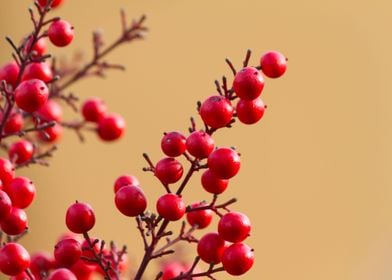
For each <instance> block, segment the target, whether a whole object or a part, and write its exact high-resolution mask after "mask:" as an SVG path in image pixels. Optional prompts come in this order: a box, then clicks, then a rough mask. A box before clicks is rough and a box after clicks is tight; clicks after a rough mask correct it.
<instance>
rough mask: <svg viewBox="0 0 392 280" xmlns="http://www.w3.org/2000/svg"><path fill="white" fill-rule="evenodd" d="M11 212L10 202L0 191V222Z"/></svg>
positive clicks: (6, 195) (4, 193)
mask: <svg viewBox="0 0 392 280" xmlns="http://www.w3.org/2000/svg"><path fill="white" fill-rule="evenodd" d="M11 210H12V202H11V199H10V197H9V196H8V194H7V193H6V192H4V191H1V190H0V221H3V220H4V219H5V218H7V217H8V216H9V214H10V213H11Z"/></svg>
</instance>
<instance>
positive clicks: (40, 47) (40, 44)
mask: <svg viewBox="0 0 392 280" xmlns="http://www.w3.org/2000/svg"><path fill="white" fill-rule="evenodd" d="M32 39H33V37H31V36H29V37H28V38H27V41H26V45H25V47H24V52H25V55H27V54H28V52H30V51H33V53H32V55H33V57H37V56H38V57H39V56H43V55H44V54H45V53H46V49H47V47H46V39H45V38H44V37H42V38H40V39H38V40H37V41H36V42H35V44H34V46H33V48H32V49H31V50H30V48H31V43H32Z"/></svg>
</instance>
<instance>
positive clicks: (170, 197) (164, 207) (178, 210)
mask: <svg viewBox="0 0 392 280" xmlns="http://www.w3.org/2000/svg"><path fill="white" fill-rule="evenodd" d="M185 210H186V207H185V203H184V201H182V198H181V197H180V196H178V195H175V194H172V193H168V194H164V195H163V196H161V197H160V198H159V199H158V201H157V211H158V214H159V215H161V216H162V217H163V218H165V219H166V220H169V221H177V220H179V219H181V218H182V217H183V216H184V214H185Z"/></svg>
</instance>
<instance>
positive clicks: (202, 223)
mask: <svg viewBox="0 0 392 280" xmlns="http://www.w3.org/2000/svg"><path fill="white" fill-rule="evenodd" d="M204 206H207V203H205V202H196V203H193V204H192V205H191V207H190V208H193V209H195V208H199V207H204ZM212 214H213V212H212V210H210V209H204V210H195V211H189V212H188V213H187V214H186V219H187V221H188V223H189V224H190V225H191V226H197V228H198V229H203V228H206V227H208V226H209V225H210V224H211V221H212Z"/></svg>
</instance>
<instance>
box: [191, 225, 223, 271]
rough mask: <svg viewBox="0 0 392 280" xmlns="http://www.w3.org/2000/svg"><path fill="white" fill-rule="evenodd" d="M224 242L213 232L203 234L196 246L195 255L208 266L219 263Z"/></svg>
mask: <svg viewBox="0 0 392 280" xmlns="http://www.w3.org/2000/svg"><path fill="white" fill-rule="evenodd" d="M225 248H226V242H225V240H223V239H222V238H221V237H220V236H219V234H217V233H215V232H211V233H207V234H205V235H204V236H203V237H202V238H201V239H200V240H199V243H198V244H197V254H198V255H199V257H200V258H201V259H202V260H203V261H205V262H206V263H208V264H217V263H220V262H221V258H222V254H223V251H224V250H225Z"/></svg>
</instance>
